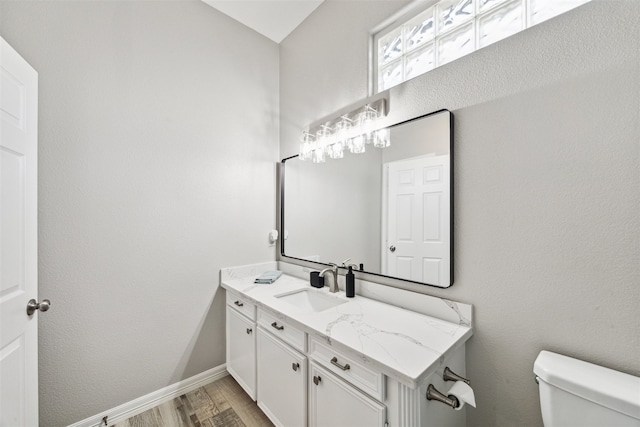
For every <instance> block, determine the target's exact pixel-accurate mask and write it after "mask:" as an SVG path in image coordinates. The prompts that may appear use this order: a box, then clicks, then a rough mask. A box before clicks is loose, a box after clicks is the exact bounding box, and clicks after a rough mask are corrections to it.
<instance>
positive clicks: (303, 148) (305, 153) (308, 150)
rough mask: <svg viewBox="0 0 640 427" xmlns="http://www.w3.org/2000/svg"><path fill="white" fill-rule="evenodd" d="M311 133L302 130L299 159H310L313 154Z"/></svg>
mask: <svg viewBox="0 0 640 427" xmlns="http://www.w3.org/2000/svg"><path fill="white" fill-rule="evenodd" d="M313 143H314V140H313V135H311V134H310V133H309V132H304V133H303V134H302V141H301V142H300V153H299V157H300V160H311V157H312V156H313Z"/></svg>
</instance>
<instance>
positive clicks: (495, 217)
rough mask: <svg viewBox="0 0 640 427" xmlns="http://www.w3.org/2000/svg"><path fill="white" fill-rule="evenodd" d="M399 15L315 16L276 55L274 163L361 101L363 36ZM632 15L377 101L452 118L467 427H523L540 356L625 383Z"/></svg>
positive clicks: (633, 151) (606, 5) (633, 347)
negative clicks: (468, 331) (608, 373)
mask: <svg viewBox="0 0 640 427" xmlns="http://www.w3.org/2000/svg"><path fill="white" fill-rule="evenodd" d="M402 4H403V3H401V2H362V1H326V2H325V3H323V4H322V5H321V6H320V7H319V8H318V9H317V10H316V11H315V12H314V14H313V15H312V16H311V17H310V18H308V19H307V20H306V21H305V22H304V23H303V24H302V25H301V26H300V27H298V28H297V29H296V30H295V32H294V33H293V34H292V35H290V36H289V37H288V38H287V39H285V40H284V41H283V43H282V44H281V47H280V86H281V87H280V98H281V103H280V114H281V121H280V126H281V127H280V132H281V144H280V151H281V152H280V154H281V156H282V157H286V156H289V155H291V154H295V153H296V150H297V141H298V137H299V135H300V133H301V131H302V129H303V128H304V127H305V126H307V125H308V124H309V123H313V122H314V121H315V120H317V119H318V118H320V117H323V116H326V115H329V114H330V113H331V112H332V111H336V110H340V109H341V108H343V107H344V106H345V105H349V104H352V103H353V102H356V101H358V100H359V99H363V98H365V97H366V96H367V91H366V88H367V32H368V31H369V30H370V29H371V28H373V27H374V26H376V25H377V24H378V23H380V22H381V21H382V20H384V19H385V18H386V17H387V16H389V15H391V14H392V13H393V12H394V11H396V10H397V9H398V8H400V7H401V6H402ZM639 75H640V2H637V1H635V0H594V1H593V2H591V3H589V4H586V5H584V6H582V7H580V8H578V9H576V10H573V11H571V12H568V13H567V14H565V15H562V16H560V17H557V18H555V19H553V20H551V21H548V22H545V23H543V24H540V25H538V26H536V27H534V28H531V29H529V30H526V31H524V32H522V33H520V34H517V35H515V36H513V37H511V38H509V39H507V40H503V41H502V42H500V43H497V44H495V45H492V46H490V47H487V48H485V49H482V50H481V51H478V52H476V53H474V54H473V55H470V56H468V57H466V58H463V59H460V60H457V61H455V62H453V63H450V64H447V65H446V66H443V67H441V68H438V69H436V70H435V71H432V72H430V73H428V74H426V75H424V76H422V77H419V78H416V79H414V80H412V81H410V82H408V83H406V84H404V85H401V86H399V87H396V88H394V89H392V90H391V93H390V97H391V113H390V116H389V117H390V121H401V120H406V119H408V118H411V117H414V116H417V115H420V114H424V113H427V112H430V111H435V110H438V109H441V108H447V109H449V110H451V111H452V112H453V114H454V116H455V135H454V163H455V168H456V170H455V194H454V195H455V209H456V211H455V241H454V242H455V277H456V279H455V284H454V285H453V287H451V288H449V289H446V290H439V289H436V288H432V287H426V286H425V287H418V286H414V287H413V289H414V290H416V291H419V292H425V293H429V294H432V295H435V296H442V297H446V298H451V299H454V300H459V301H463V302H466V303H472V304H473V305H474V307H475V335H474V336H473V338H472V339H471V341H470V342H469V344H468V351H467V366H468V371H467V372H468V374H469V376H470V377H471V380H472V384H473V386H474V388H475V390H476V397H477V401H478V408H477V409H475V410H474V409H470V410H469V411H468V423H469V425H470V426H514V425H518V426H539V425H542V420H541V418H540V415H539V400H538V397H537V386H536V384H535V382H534V380H533V373H532V368H533V361H534V359H535V357H536V356H537V354H538V352H539V351H540V350H542V349H548V350H553V351H558V352H561V353H565V354H568V355H570V356H575V357H579V358H582V359H585V360H588V361H591V362H595V363H599V364H603V365H606V366H609V367H611V368H614V369H619V370H622V371H625V372H629V373H631V374H635V375H640V358H638V354H639V352H640V317H639V316H638V306H640V287H639V286H638V284H639V283H640V262H638V261H639V260H640V217H639V216H638V212H640V176H639V173H638V170H639V168H640V160H639V150H640V143H639V137H638V135H640V81H639V80H640V79H639V78H638V76H639Z"/></svg>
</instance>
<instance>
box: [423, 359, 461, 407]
mask: <svg viewBox="0 0 640 427" xmlns="http://www.w3.org/2000/svg"><path fill="white" fill-rule="evenodd" d="M442 378H443V379H444V380H445V381H462V382H464V383H466V384H469V380H468V379H466V378H464V377H461V376H460V375H458V374H456V373H455V372H453V371H452V370H451V369H449V367H448V366H447V367H446V368H444V373H443V374H442ZM427 400H435V401H438V402H441V403H444V404H445V405H449V406H451V407H452V408H453V409H456V408H457V407H459V406H460V401H459V400H458V398H457V397H455V396H453V395H449V396H447V395H446V394H444V393H441V392H440V391H438V389H437V388H435V386H434V385H433V384H429V387H427Z"/></svg>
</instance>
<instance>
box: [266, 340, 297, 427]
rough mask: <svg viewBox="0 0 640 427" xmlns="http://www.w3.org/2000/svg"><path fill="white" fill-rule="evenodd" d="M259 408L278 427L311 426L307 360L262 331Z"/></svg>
mask: <svg viewBox="0 0 640 427" xmlns="http://www.w3.org/2000/svg"><path fill="white" fill-rule="evenodd" d="M258 406H259V407H260V409H262V411H263V412H264V413H265V414H267V416H268V417H269V419H270V420H271V421H272V422H273V424H275V425H276V426H278V427H304V426H305V425H306V424H307V358H306V357H305V356H304V355H303V354H301V353H300V352H298V351H295V350H294V349H292V348H291V347H289V346H288V345H287V344H285V343H283V342H282V341H281V340H279V339H278V338H275V337H274V336H272V335H271V334H270V333H269V332H265V331H264V330H262V328H258Z"/></svg>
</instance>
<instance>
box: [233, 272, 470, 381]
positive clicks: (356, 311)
mask: <svg viewBox="0 0 640 427" xmlns="http://www.w3.org/2000/svg"><path fill="white" fill-rule="evenodd" d="M257 276H258V274H254V275H251V274H250V275H246V276H244V277H237V276H233V277H229V276H227V277H222V280H221V282H222V287H223V288H225V289H226V290H228V291H230V292H234V293H237V294H241V295H242V296H243V297H244V298H245V299H247V300H249V301H251V302H253V303H254V304H256V306H257V307H259V308H262V309H264V310H267V311H269V312H271V313H272V314H275V315H278V316H280V318H281V319H283V320H285V321H288V322H290V323H292V324H293V325H294V326H297V327H299V328H300V329H302V330H304V331H305V332H307V333H308V334H309V335H311V336H314V337H317V338H319V339H321V340H324V341H325V342H327V343H330V344H331V345H332V346H334V347H336V348H337V349H339V350H342V351H346V352H348V353H349V354H350V355H351V356H353V357H357V358H359V359H360V360H363V361H365V362H366V363H367V364H369V365H372V366H375V367H376V368H377V369H379V370H380V371H381V372H382V373H384V374H385V375H388V376H390V377H392V378H395V379H397V380H398V381H400V382H401V383H403V384H405V385H407V386H409V387H411V388H416V387H418V386H419V384H420V383H421V382H422V381H423V380H424V379H425V378H427V377H428V376H429V375H431V374H432V373H433V372H434V371H435V370H436V369H437V368H438V367H439V361H440V359H441V358H442V357H443V356H444V357H446V356H447V355H448V354H449V353H450V352H453V351H454V350H455V349H457V348H458V347H459V346H460V345H462V344H464V342H466V341H467V340H468V339H469V337H471V335H472V334H473V331H472V328H471V327H469V326H467V325H460V324H455V323H451V322H447V321H444V320H440V319H436V318H433V317H430V316H426V315H423V314H419V313H415V312H413V311H410V310H406V309H403V308H399V307H396V306H393V305H390V304H385V303H382V302H379V301H375V300H372V299H369V298H365V297H362V296H359V295H356V296H355V298H347V297H346V296H345V293H344V292H342V291H341V292H338V293H330V292H329V288H328V287H324V288H322V289H316V288H313V287H311V286H310V285H309V282H308V281H307V280H302V279H299V278H296V277H293V276H289V275H286V274H284V275H282V276H281V277H280V278H279V279H278V280H277V281H276V282H275V283H272V284H256V283H253V281H254V279H255V277H257ZM329 280H331V279H329ZM301 289H308V290H310V291H312V292H318V293H322V294H325V295H327V296H329V297H333V298H338V299H341V300H344V301H346V302H345V303H344V304H340V305H338V306H336V307H333V308H330V309H328V310H325V311H321V312H309V311H305V310H303V309H300V308H298V307H296V306H293V305H292V304H290V303H288V302H286V301H284V300H282V299H279V298H277V296H280V295H282V294H287V293H291V292H292V291H296V290H301Z"/></svg>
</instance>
